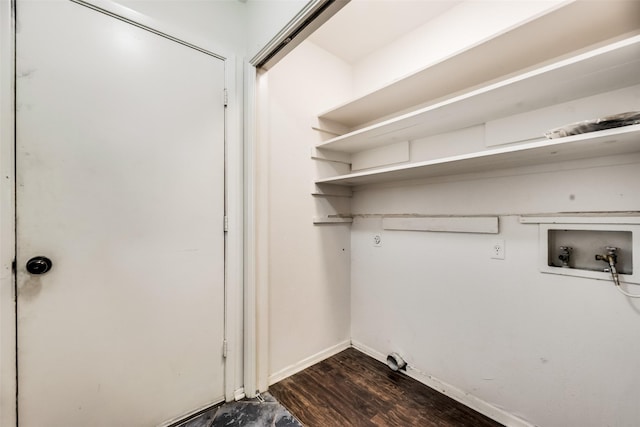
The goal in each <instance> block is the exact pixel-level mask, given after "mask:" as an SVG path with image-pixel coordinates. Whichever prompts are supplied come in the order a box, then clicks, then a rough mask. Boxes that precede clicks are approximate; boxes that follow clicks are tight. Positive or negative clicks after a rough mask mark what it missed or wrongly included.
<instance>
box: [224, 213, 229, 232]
mask: <svg viewBox="0 0 640 427" xmlns="http://www.w3.org/2000/svg"><path fill="white" fill-rule="evenodd" d="M223 228H224V231H229V217H228V216H226V215H225V216H224V224H223Z"/></svg>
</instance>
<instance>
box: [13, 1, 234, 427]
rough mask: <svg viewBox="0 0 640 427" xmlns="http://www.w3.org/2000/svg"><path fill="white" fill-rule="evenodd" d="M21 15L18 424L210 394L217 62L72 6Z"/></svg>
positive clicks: (105, 421)
mask: <svg viewBox="0 0 640 427" xmlns="http://www.w3.org/2000/svg"><path fill="white" fill-rule="evenodd" d="M17 14H18V26H17V55H18V57H17V83H16V84H17V119H16V120H17V147H16V170H17V178H16V180H17V195H16V197H17V234H18V235H17V238H18V240H17V241H18V243H17V277H18V279H17V294H18V307H17V313H18V314H17V317H18V348H17V351H18V387H19V390H18V417H19V425H20V427H63V426H64V427H81V426H82V427H89V426H91V427H95V426H109V427H115V426H154V425H158V424H161V423H163V422H165V421H167V420H169V419H173V418H175V417H178V416H180V415H182V414H185V413H188V412H190V411H193V410H196V409H198V408H201V407H203V406H206V405H208V404H212V403H214V402H217V401H221V400H222V399H223V395H224V392H223V389H224V388H223V368H224V365H223V356H222V345H223V339H224V337H223V328H224V312H223V311H224V303H223V301H224V231H223V215H224V106H223V90H224V61H222V60H220V59H218V58H215V57H213V56H210V55H207V54H205V53H203V52H200V51H197V50H194V49H192V48H190V47H187V46H185V45H182V44H179V43H177V42H175V41H171V40H169V39H167V38H164V37H161V36H159V35H157V34H154V33H151V32H149V31H146V30H144V29H142V28H139V27H136V26H134V25H131V24H130V23H127V22H124V21H122V20H119V19H116V18H114V17H111V16H108V15H105V14H103V13H100V12H97V11H95V10H92V9H89V8H87V7H85V6H82V5H79V4H76V3H72V2H70V1H43V2H34V1H18V4H17ZM38 256H43V257H46V258H48V259H50V260H51V261H52V267H51V269H50V270H49V271H47V272H46V273H44V274H35V273H38V269H42V268H43V266H44V265H45V264H46V263H45V262H44V261H43V260H42V259H40V260H38V259H36V260H34V261H33V262H32V267H31V270H32V271H33V272H34V273H30V272H28V271H27V267H26V265H27V263H28V261H29V260H30V259H32V258H34V257H38ZM40 271H41V270H40Z"/></svg>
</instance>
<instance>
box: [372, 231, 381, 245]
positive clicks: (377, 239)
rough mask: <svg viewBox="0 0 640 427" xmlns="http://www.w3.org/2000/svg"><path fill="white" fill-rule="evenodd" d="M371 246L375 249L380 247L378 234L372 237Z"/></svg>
mask: <svg viewBox="0 0 640 427" xmlns="http://www.w3.org/2000/svg"><path fill="white" fill-rule="evenodd" d="M373 246H374V247H376V248H379V247H380V246H382V236H381V235H380V234H374V235H373Z"/></svg>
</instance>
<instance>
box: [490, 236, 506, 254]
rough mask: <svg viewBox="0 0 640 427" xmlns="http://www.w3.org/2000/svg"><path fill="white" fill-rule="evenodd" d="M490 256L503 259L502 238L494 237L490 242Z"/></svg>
mask: <svg viewBox="0 0 640 427" xmlns="http://www.w3.org/2000/svg"><path fill="white" fill-rule="evenodd" d="M491 258H492V259H504V240H500V239H496V240H494V241H493V242H491Z"/></svg>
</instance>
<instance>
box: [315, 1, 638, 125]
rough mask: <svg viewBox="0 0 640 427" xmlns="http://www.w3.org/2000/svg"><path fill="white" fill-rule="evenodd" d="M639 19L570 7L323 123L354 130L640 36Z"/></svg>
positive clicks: (605, 9)
mask: <svg viewBox="0 0 640 427" xmlns="http://www.w3.org/2000/svg"><path fill="white" fill-rule="evenodd" d="M638 16H640V2H625V3H619V4H616V5H615V7H612V6H611V4H609V3H608V2H604V1H603V2H584V1H580V2H569V3H568V4H563V5H562V6H560V7H558V8H555V9H552V10H550V11H548V12H546V13H544V14H541V15H539V16H537V17H534V18H532V19H530V20H528V21H525V22H522V23H520V24H518V25H516V26H514V27H512V28H508V29H506V30H504V31H503V32H501V33H497V34H494V35H493V36H491V37H488V38H487V39H485V40H482V41H480V42H478V43H476V44H475V45H472V46H469V47H467V48H465V49H463V50H461V51H459V52H456V53H454V54H452V55H450V56H448V57H445V58H443V59H441V60H438V61H436V62H434V63H432V64H430V65H429V66H427V67H425V68H423V69H421V70H418V71H417V72H415V73H413V74H410V75H408V76H405V77H404V78H402V79H399V80H396V81H394V82H392V83H390V84H389V85H387V86H384V87H382V88H379V89H377V90H375V91H373V92H371V93H368V94H366V95H364V96H362V97H360V98H358V99H355V100H352V101H350V102H347V103H345V104H343V105H340V106H338V107H336V108H334V109H332V110H330V111H326V112H324V113H322V114H320V115H319V117H320V118H321V119H329V120H331V121H334V122H337V123H340V124H342V125H343V127H346V128H349V129H351V130H354V129H355V128H357V127H362V126H364V125H366V124H370V123H371V122H373V121H374V120H380V119H382V118H385V117H389V116H390V115H392V114H394V115H395V114H397V113H400V112H403V111H407V110H408V109H409V108H414V109H415V108H417V106H419V105H421V104H424V103H425V102H429V101H430V100H436V99H438V98H441V97H443V96H446V95H448V94H451V93H455V92H458V91H460V90H464V89H465V88H471V87H474V86H477V85H480V84H483V83H484V82H488V81H491V80H493V79H495V78H497V77H499V76H505V75H507V74H510V73H514V72H518V70H524V69H526V68H527V67H532V66H535V65H536V64H540V63H542V62H543V61H547V60H548V59H549V58H559V57H562V56H563V55H568V54H571V53H572V52H577V51H579V50H581V49H586V48H588V47H589V46H592V45H594V44H596V43H599V42H601V41H602V40H607V39H614V38H616V37H618V38H620V37H622V36H623V35H624V34H627V33H629V32H632V31H637V30H638V27H639V23H638V18H637V17H638ZM504 52H508V55H504V54H503V53H504ZM434 82H437V84H434Z"/></svg>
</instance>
